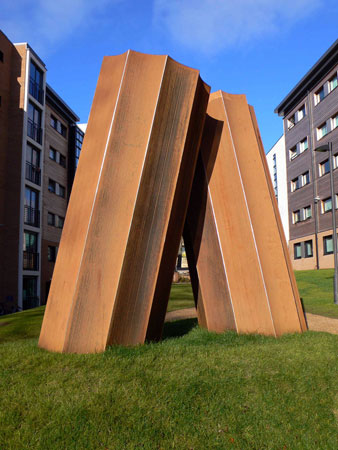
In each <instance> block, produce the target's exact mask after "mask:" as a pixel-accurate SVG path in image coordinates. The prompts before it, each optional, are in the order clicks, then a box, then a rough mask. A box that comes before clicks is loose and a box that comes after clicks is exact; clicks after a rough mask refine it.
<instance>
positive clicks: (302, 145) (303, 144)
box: [289, 137, 309, 161]
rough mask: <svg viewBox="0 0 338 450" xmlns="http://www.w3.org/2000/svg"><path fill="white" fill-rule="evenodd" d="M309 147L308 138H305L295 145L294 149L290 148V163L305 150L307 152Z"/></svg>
mask: <svg viewBox="0 0 338 450" xmlns="http://www.w3.org/2000/svg"><path fill="white" fill-rule="evenodd" d="M308 147H309V144H308V138H307V137H305V138H304V139H302V140H301V141H300V142H299V143H298V144H297V145H294V146H293V147H291V148H290V150H289V156H290V161H292V160H293V159H294V158H296V157H297V156H298V155H300V154H301V153H303V152H305V150H307V149H308Z"/></svg>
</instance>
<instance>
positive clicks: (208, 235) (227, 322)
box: [184, 91, 306, 336]
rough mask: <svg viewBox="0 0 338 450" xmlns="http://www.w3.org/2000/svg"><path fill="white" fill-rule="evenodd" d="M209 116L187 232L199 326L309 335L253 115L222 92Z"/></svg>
mask: <svg viewBox="0 0 338 450" xmlns="http://www.w3.org/2000/svg"><path fill="white" fill-rule="evenodd" d="M207 114H208V116H207V120H206V122H205V127H204V132H203V137H202V143H201V149H200V158H199V160H198V165H197V168H196V173H195V179H194V184H193V190H192V194H191V199H190V204H189V209H188V213H187V219H186V224H185V229H184V240H185V244H186V249H187V256H188V261H189V267H190V266H191V265H192V266H194V267H196V270H195V271H194V270H193V271H192V283H193V291H194V295H195V299H196V301H197V311H198V317H199V322H200V324H201V325H202V326H205V327H206V328H208V329H209V330H213V331H223V330H227V329H236V330H237V331H238V332H240V333H263V334H268V335H276V336H278V335H281V334H282V333H286V332H296V331H302V330H305V329H306V325H305V320H304V314H303V311H302V308H301V304H300V299H299V296H298V291H297V289H295V284H294V279H293V274H292V271H290V266H289V264H288V257H287V253H286V251H285V246H286V243H285V242H283V231H282V228H281V223H280V220H279V214H278V210H277V205H276V202H275V199H272V197H273V194H272V187H271V181H270V178H269V174H268V172H267V169H266V166H265V162H264V159H265V156H264V152H263V148H262V145H261V142H260V140H259V134H258V127H257V123H256V120H255V117H254V112H253V109H252V108H250V107H249V106H248V104H247V102H246V99H245V96H243V95H231V94H226V93H224V92H221V91H219V92H216V93H214V94H211V96H210V100H209V105H208V110H207ZM220 286H222V288H220ZM220 311H222V313H221V314H220Z"/></svg>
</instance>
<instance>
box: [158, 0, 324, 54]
mask: <svg viewBox="0 0 338 450" xmlns="http://www.w3.org/2000/svg"><path fill="white" fill-rule="evenodd" d="M320 4H322V0H154V11H153V22H154V25H155V26H156V27H158V28H159V29H162V30H164V31H167V32H168V33H169V35H170V36H171V38H172V39H173V40H175V41H176V42H178V43H179V44H181V45H183V46H185V47H188V48H191V49H195V50H197V49H199V50H200V51H202V52H204V53H217V52H219V51H221V50H223V49H224V48H227V47H231V46H233V45H238V44H245V43H247V42H249V41H251V40H253V39H257V38H262V37H264V36H268V35H271V34H272V33H276V32H278V31H279V30H282V29H284V28H285V27H289V26H291V25H292V24H294V23H295V22H297V21H298V20H300V19H302V18H304V17H305V16H307V15H309V14H310V13H312V12H313V11H314V10H315V9H316V8H318V7H319V6H320Z"/></svg>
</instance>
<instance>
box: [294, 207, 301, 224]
mask: <svg viewBox="0 0 338 450" xmlns="http://www.w3.org/2000/svg"><path fill="white" fill-rule="evenodd" d="M292 222H293V223H298V222H300V209H297V211H293V213H292Z"/></svg>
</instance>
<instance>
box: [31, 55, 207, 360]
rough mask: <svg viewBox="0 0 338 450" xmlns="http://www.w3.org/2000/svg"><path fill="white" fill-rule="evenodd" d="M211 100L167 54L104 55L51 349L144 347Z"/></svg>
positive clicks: (54, 308) (53, 313)
mask: <svg viewBox="0 0 338 450" xmlns="http://www.w3.org/2000/svg"><path fill="white" fill-rule="evenodd" d="M208 96H209V87H208V86H206V85H205V84H204V83H203V82H202V81H201V80H200V78H199V72H198V71H197V70H194V69H190V68H188V67H185V66H182V65H180V64H178V63H176V62H175V61H173V60H172V59H170V58H168V57H166V56H153V55H145V54H140V53H137V52H132V51H129V52H128V53H127V54H125V55H121V56H118V57H106V58H105V59H104V63H103V66H102V70H101V74H100V78H99V82H98V86H97V89H96V94H95V98H94V102H93V106H92V110H91V114H90V120H89V123H88V129H87V132H86V136H85V140H84V144H83V150H82V152H81V158H80V164H79V168H78V173H77V174H76V177H75V182H74V187H73V192H72V195H71V200H70V204H69V209H68V212H67V217H66V220H65V226H64V232H63V235H62V240H61V245H60V250H59V255H58V258H57V263H56V266H55V271H54V276H53V281H52V285H51V291H50V296H49V300H48V304H47V309H46V313H45V317H44V322H43V327H42V331H41V336H40V341H39V345H40V346H41V347H43V348H47V349H50V350H55V351H64V352H78V353H86V352H98V351H103V350H104V349H105V348H106V346H107V345H108V344H112V343H114V344H122V345H132V344H138V343H142V342H144V340H145V337H146V333H147V329H148V325H149V320H150V312H151V307H152V304H153V303H154V295H155V291H156V290H157V291H159V292H157V295H159V294H160V293H163V295H160V297H161V299H162V300H161V301H162V302H163V305H165V306H162V307H161V308H160V309H166V304H167V301H168V299H167V298H166V296H167V294H168V295H169V290H170V283H171V278H172V274H173V271H174V265H175V259H176V255H177V250H178V246H179V241H180V237H181V232H182V228H183V223H184V219H185V213H186V207H187V202H188V199H189V195H190V189H191V184H192V179H193V174H194V169H195V162H196V159H197V153H198V145H199V139H200V135H201V130H202V128H203V123H204V118H205V111H206V107H207V102H208ZM188 161H190V164H188ZM88 177H89V179H88ZM78 233H79V234H80V236H78ZM168 246H171V249H170V250H168ZM164 255H165V260H166V261H165V263H164V261H163V258H164ZM169 274H170V276H169ZM168 283H169V287H168V286H167V284H168ZM160 320H162V318H160ZM163 320H164V317H163ZM55 321H56V323H57V327H56V328H55V326H54V323H55Z"/></svg>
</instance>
